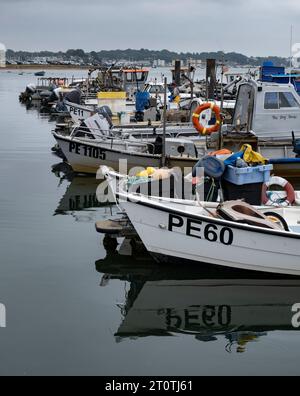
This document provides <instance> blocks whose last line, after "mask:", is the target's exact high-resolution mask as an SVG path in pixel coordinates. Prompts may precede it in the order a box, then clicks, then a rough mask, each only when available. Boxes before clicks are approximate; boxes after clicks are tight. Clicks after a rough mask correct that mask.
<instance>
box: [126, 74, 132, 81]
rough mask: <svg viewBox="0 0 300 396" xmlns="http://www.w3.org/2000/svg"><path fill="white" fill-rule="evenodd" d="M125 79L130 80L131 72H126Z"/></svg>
mask: <svg viewBox="0 0 300 396" xmlns="http://www.w3.org/2000/svg"><path fill="white" fill-rule="evenodd" d="M126 80H127V81H128V82H132V73H126Z"/></svg>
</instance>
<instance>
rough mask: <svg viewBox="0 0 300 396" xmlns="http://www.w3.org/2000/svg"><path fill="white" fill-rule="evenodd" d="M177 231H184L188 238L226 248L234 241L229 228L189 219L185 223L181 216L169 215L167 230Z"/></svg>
mask: <svg viewBox="0 0 300 396" xmlns="http://www.w3.org/2000/svg"><path fill="white" fill-rule="evenodd" d="M179 229H184V230H185V234H186V235H187V236H189V237H192V238H198V239H205V240H206V241H209V242H218V243H222V244H223V245H226V246H230V245H232V244H233V240H234V235H233V231H232V229H231V228H229V227H218V226H216V225H215V224H209V223H203V222H202V221H200V220H193V219H189V218H188V219H186V221H185V220H184V219H183V218H182V217H181V216H177V215H173V214H170V215H169V225H168V230H169V231H171V232H174V231H175V230H179Z"/></svg>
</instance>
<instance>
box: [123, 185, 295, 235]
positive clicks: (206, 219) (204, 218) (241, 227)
mask: <svg viewBox="0 0 300 396" xmlns="http://www.w3.org/2000/svg"><path fill="white" fill-rule="evenodd" d="M130 196H131V197H133V198H132V200H133V202H132V201H131V200H130V198H129V197H130ZM116 197H117V199H118V200H119V199H120V198H123V199H125V198H126V201H127V202H131V203H135V204H137V205H141V206H145V207H148V208H151V209H156V210H161V211H162V212H166V213H170V214H172V213H174V214H177V215H180V216H183V217H186V218H187V219H194V220H200V221H203V222H209V223H212V224H218V225H221V226H226V225H227V226H232V227H233V228H235V229H238V230H242V231H249V232H255V233H259V234H267V235H274V236H279V237H283V238H291V239H299V240H300V234H297V233H295V232H292V231H291V232H287V231H280V230H278V231H276V230H271V229H267V228H261V227H256V226H251V225H248V224H240V223H236V222H233V221H227V220H222V219H216V218H214V217H209V216H203V215H200V214H199V215H196V214H193V213H192V214H189V213H186V212H185V211H183V210H180V209H171V208H167V207H165V206H163V205H162V204H160V203H159V202H157V203H156V204H155V203H151V202H149V201H150V200H147V201H143V198H144V197H142V196H139V197H138V196H135V195H132V194H126V193H116ZM144 199H145V198H144ZM146 199H147V198H146Z"/></svg>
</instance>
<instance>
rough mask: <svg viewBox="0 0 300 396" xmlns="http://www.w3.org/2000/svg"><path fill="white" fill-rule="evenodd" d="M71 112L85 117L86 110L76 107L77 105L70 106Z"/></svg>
mask: <svg viewBox="0 0 300 396" xmlns="http://www.w3.org/2000/svg"><path fill="white" fill-rule="evenodd" d="M70 113H71V114H74V115H75V116H77V117H84V111H83V110H81V109H75V107H70Z"/></svg>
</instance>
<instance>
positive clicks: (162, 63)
mask: <svg viewBox="0 0 300 396" xmlns="http://www.w3.org/2000/svg"><path fill="white" fill-rule="evenodd" d="M153 67H166V61H165V60H162V59H156V60H155V61H154V62H153Z"/></svg>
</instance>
